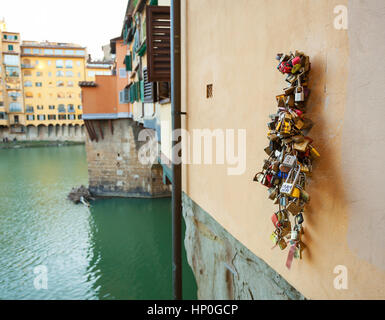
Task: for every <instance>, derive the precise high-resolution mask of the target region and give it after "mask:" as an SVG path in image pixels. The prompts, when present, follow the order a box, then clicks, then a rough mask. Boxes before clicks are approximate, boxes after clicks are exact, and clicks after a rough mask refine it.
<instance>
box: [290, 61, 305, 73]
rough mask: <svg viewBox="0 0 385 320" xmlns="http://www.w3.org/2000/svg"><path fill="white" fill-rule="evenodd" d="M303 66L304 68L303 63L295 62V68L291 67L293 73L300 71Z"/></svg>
mask: <svg viewBox="0 0 385 320" xmlns="http://www.w3.org/2000/svg"><path fill="white" fill-rule="evenodd" d="M301 68H302V65H301V64H299V63H298V64H295V65H294V66H293V68H292V69H291V73H292V74H294V73H297V72H298V71H300V70H301Z"/></svg>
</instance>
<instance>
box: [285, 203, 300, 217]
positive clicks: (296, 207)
mask: <svg viewBox="0 0 385 320" xmlns="http://www.w3.org/2000/svg"><path fill="white" fill-rule="evenodd" d="M286 209H287V211H289V212H290V213H291V214H292V215H293V216H296V215H297V214H299V213H300V212H301V211H302V209H303V207H302V206H301V205H300V203H299V201H298V200H292V201H290V202H289V204H288V205H287V207H286Z"/></svg>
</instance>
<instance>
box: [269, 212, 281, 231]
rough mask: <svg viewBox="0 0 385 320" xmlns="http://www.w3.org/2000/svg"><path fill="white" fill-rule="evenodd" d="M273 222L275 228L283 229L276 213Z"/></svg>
mask: <svg viewBox="0 0 385 320" xmlns="http://www.w3.org/2000/svg"><path fill="white" fill-rule="evenodd" d="M271 221H272V222H273V225H274V227H276V228H279V227H281V224H280V223H279V221H278V216H277V215H276V214H275V213H274V214H273V215H272V216H271Z"/></svg>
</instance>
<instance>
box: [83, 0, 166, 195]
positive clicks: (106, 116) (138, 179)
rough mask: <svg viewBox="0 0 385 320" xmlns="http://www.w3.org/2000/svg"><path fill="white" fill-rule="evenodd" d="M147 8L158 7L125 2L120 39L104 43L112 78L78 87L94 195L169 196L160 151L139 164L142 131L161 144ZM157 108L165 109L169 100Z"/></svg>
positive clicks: (90, 181)
mask: <svg viewBox="0 0 385 320" xmlns="http://www.w3.org/2000/svg"><path fill="white" fill-rule="evenodd" d="M150 5H152V6H155V7H158V6H157V3H156V1H144V0H141V1H129V2H128V6H127V10H126V14H125V16H124V23H123V27H122V32H121V35H120V36H119V37H116V38H114V39H112V40H111V43H110V48H111V50H110V55H111V56H113V57H115V59H114V67H113V72H112V73H113V75H111V76H107V75H100V74H99V75H95V80H94V81H85V82H83V83H81V84H80V85H81V87H82V91H83V101H84V121H85V125H86V128H87V132H88V134H87V139H86V150H87V160H88V170H89V187H90V190H91V191H92V192H93V194H95V195H100V196H125V197H164V196H170V185H169V184H167V183H166V182H167V179H166V175H165V170H163V168H162V165H161V164H159V163H158V156H159V155H160V153H157V154H156V155H155V156H156V158H155V161H153V162H151V163H143V162H141V161H140V153H141V151H142V150H143V148H145V147H146V144H147V142H146V140H143V139H141V137H140V136H141V133H143V131H146V132H147V134H148V135H149V136H150V137H151V138H153V140H152V141H154V142H155V144H156V145H158V144H159V143H160V142H161V136H160V133H161V129H160V127H161V121H160V116H161V112H160V109H161V107H160V103H161V99H159V96H158V91H157V88H158V85H159V83H158V82H154V81H152V82H150V81H149V79H148V76H149V73H148V71H149V70H148V66H147V40H148V38H147V36H146V35H147V32H146V31H147V27H148V25H147V22H146V21H147V20H146V11H147V7H149V6H150ZM167 8H168V9H167V10H168V15H169V7H167ZM168 23H169V22H168ZM168 33H169V28H168ZM168 45H169V41H168ZM169 56H170V55H169V49H168V58H169ZM168 68H169V66H168ZM168 75H170V72H168ZM88 80H91V79H90V78H89V79H88ZM166 88H167V90H168V88H169V87H168V86H166ZM166 94H167V95H169V92H168V91H167V93H166ZM163 104H164V105H165V107H164V108H167V106H168V108H170V100H168V101H166V100H165V101H163ZM166 105H167V106H166ZM169 111H170V110H169ZM164 137H166V134H165V135H164Z"/></svg>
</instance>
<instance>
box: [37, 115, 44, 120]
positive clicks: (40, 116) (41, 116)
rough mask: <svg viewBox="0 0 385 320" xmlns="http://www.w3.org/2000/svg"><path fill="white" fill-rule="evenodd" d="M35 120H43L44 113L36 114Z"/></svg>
mask: <svg viewBox="0 0 385 320" xmlns="http://www.w3.org/2000/svg"><path fill="white" fill-rule="evenodd" d="M37 120H39V121H44V120H45V114H39V115H38V116H37Z"/></svg>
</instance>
